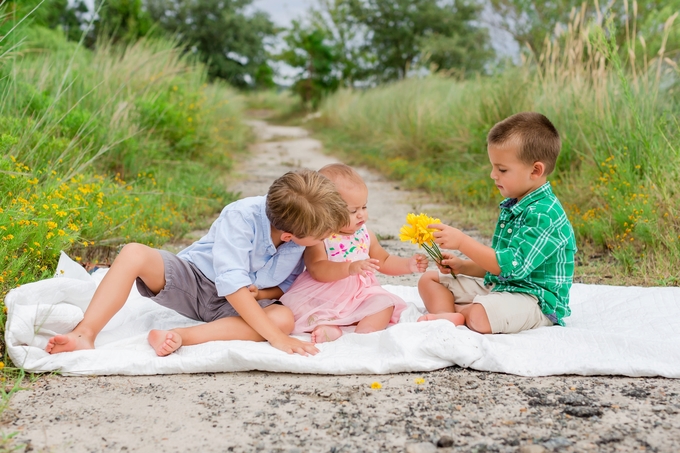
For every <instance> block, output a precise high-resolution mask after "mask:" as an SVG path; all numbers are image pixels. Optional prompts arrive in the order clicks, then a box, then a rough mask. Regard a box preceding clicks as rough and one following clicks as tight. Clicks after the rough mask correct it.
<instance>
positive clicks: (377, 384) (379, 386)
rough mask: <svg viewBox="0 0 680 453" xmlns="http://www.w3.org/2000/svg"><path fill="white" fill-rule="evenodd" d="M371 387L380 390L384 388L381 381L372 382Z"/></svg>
mask: <svg viewBox="0 0 680 453" xmlns="http://www.w3.org/2000/svg"><path fill="white" fill-rule="evenodd" d="M371 388H372V389H376V390H380V389H381V388H382V384H380V382H374V383H373V384H371Z"/></svg>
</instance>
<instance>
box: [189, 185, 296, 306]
mask: <svg viewBox="0 0 680 453" xmlns="http://www.w3.org/2000/svg"><path fill="white" fill-rule="evenodd" d="M265 203H266V197H264V196H260V197H249V198H244V199H242V200H238V201H235V202H233V203H230V204H229V205H227V206H226V207H225V208H224V209H223V210H222V213H221V214H220V216H219V217H218V218H217V220H215V222H213V224H212V226H211V227H210V231H208V234H206V235H205V236H203V237H202V238H201V239H199V240H198V241H196V242H194V243H193V244H191V245H190V246H189V247H187V248H185V249H184V250H182V251H180V252H179V253H178V254H177V256H178V257H180V258H182V259H185V260H187V261H190V262H192V263H194V264H195V265H196V266H197V267H198V268H199V269H200V270H201V272H203V274H204V275H205V276H206V277H208V278H209V279H210V280H212V281H214V282H215V286H216V287H217V294H218V295H219V296H228V295H229V294H233V293H235V292H236V291H238V290H239V289H241V288H243V287H247V286H249V285H251V284H255V286H257V288H259V289H263V288H274V287H276V286H278V287H279V288H281V289H282V290H283V291H287V290H288V288H290V285H291V284H292V283H293V281H294V280H295V278H296V277H297V276H298V275H300V273H301V272H302V270H303V269H304V263H303V261H302V252H304V250H305V247H303V246H301V245H297V244H296V243H294V242H293V241H290V242H284V243H282V244H281V245H279V248H278V249H277V248H276V247H275V246H274V243H273V242H272V238H271V226H270V223H269V219H268V218H267V214H266V212H265V206H266V205H265Z"/></svg>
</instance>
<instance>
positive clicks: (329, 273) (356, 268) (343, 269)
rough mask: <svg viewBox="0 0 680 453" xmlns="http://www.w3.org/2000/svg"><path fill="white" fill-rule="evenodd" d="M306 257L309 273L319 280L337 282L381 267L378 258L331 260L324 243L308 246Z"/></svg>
mask: <svg viewBox="0 0 680 453" xmlns="http://www.w3.org/2000/svg"><path fill="white" fill-rule="evenodd" d="M304 258H305V266H307V271H308V272H309V275H311V276H312V278H313V279H314V280H316V281H319V282H335V281H337V280H342V279H343V278H347V277H349V276H350V275H357V274H361V275H366V271H377V270H378V269H379V266H378V260H374V259H368V260H360V261H352V262H349V261H348V262H344V263H339V262H335V261H329V260H328V256H327V255H326V247H325V246H324V245H323V243H321V244H317V245H315V246H312V247H307V249H306V250H305V255H304Z"/></svg>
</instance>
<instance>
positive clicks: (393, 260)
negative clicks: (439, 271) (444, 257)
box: [368, 230, 428, 275]
mask: <svg viewBox="0 0 680 453" xmlns="http://www.w3.org/2000/svg"><path fill="white" fill-rule="evenodd" d="M368 234H369V235H370V237H371V248H370V249H369V251H368V254H369V255H370V257H371V258H373V259H375V260H377V261H378V266H380V272H382V273H383V274H385V275H404V274H412V273H416V272H418V273H423V272H425V271H426V270H427V261H428V260H427V257H426V256H425V255H423V254H420V253H416V254H415V255H413V256H412V257H410V258H402V257H401V256H395V255H390V254H389V253H387V250H385V249H384V248H383V246H382V245H380V242H379V241H378V238H377V237H376V235H375V234H374V233H373V232H372V231H371V230H369V231H368Z"/></svg>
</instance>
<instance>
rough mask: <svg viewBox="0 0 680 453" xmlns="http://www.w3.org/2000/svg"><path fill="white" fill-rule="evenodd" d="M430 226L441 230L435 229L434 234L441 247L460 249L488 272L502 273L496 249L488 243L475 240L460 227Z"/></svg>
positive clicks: (437, 224)
mask: <svg viewBox="0 0 680 453" xmlns="http://www.w3.org/2000/svg"><path fill="white" fill-rule="evenodd" d="M428 228H436V229H438V230H439V231H435V232H434V233H433V235H434V242H436V243H437V244H438V245H440V246H441V247H443V248H445V249H449V250H459V251H460V252H461V253H463V254H464V255H465V256H467V257H468V258H470V259H471V260H472V261H474V262H475V263H476V264H477V265H479V266H480V267H481V268H482V269H484V270H485V271H487V272H491V273H492V274H494V275H499V274H500V273H501V268H500V266H499V265H498V259H497V258H496V251H495V250H494V249H492V248H491V247H489V246H488V245H484V244H482V243H481V242H477V241H475V240H474V239H472V238H471V237H470V236H468V235H467V234H465V233H463V232H462V231H460V230H459V229H458V228H453V227H450V226H448V225H444V224H441V223H435V224H432V225H428Z"/></svg>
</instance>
